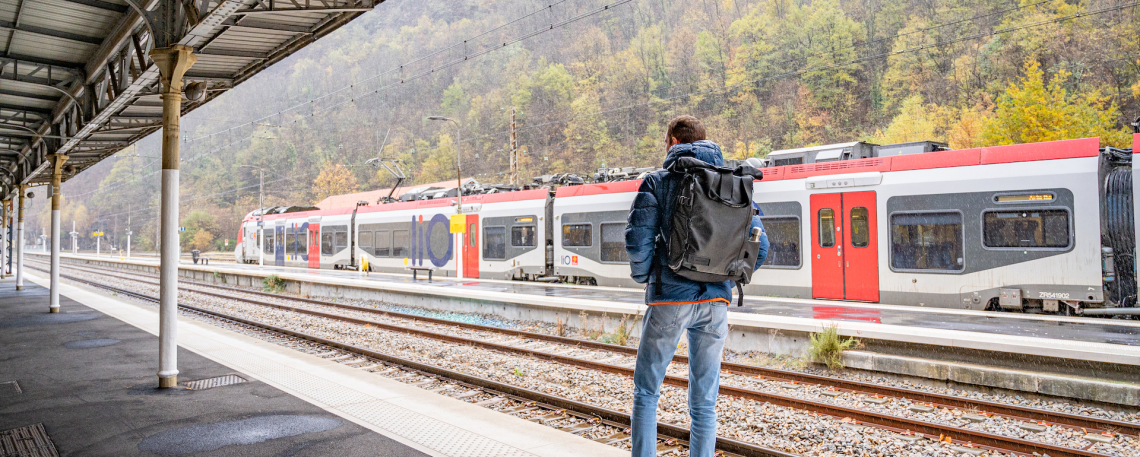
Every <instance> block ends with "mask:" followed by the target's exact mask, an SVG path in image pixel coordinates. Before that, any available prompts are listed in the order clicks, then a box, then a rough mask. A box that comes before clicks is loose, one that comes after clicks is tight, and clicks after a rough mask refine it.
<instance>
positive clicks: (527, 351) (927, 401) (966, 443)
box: [68, 266, 1140, 456]
mask: <svg viewBox="0 0 1140 457" xmlns="http://www.w3.org/2000/svg"><path fill="white" fill-rule="evenodd" d="M69 267H74V266H69ZM76 269H78V270H86V271H88V272H91V273H94V274H100V275H103V276H105V277H115V278H118V279H123V280H127V281H138V282H141V283H146V284H150V285H156V284H157V282H154V281H150V280H149V276H148V280H143V279H139V278H132V277H127V276H122V275H118V274H109V273H107V271H109V270H102V269H87V268H76ZM68 279H72V280H76V281H80V282H84V283H87V284H91V285H95V286H97V287H103V288H111V287H110V286H106V285H99V284H96V283H94V282H92V281H88V280H84V279H81V278H76V277H71V276H68ZM181 282H182V283H184V284H186V285H191V286H194V287H205V288H213V289H216V290H220V291H224V292H225V293H217V292H210V291H204V290H196V289H184V290H186V291H188V292H193V293H198V294H202V295H206V296H212V297H217V298H222V299H227V300H238V301H242V302H246V303H250V304H254V305H257V306H265V307H270V308H274V309H278V310H283V311H288V312H294V313H300V314H306V315H311V316H316V317H320V318H326V319H334V320H339V321H342V322H349V323H354V324H358V325H367V326H371V327H376V328H380V329H383V330H387V331H391V332H400V333H405V334H412V335H416V336H422V337H426V338H433V339H437V340H441V341H447V342H451V343H458V344H464V345H470V346H476V347H482V348H485V349H491V350H495V351H501V352H507V353H514V354H520V355H526V356H530V357H534V358H538V359H543V360H549V361H552V362H556V363H561V364H566V365H571V366H578V367H582V368H586V369H590V370H597V371H602V372H608V373H614V374H619V375H624V376H632V372H633V370H632V368H630V367H628V366H621V365H614V364H611V363H603V362H598V361H591V360H584V359H580V358H574V357H568V356H564V355H559V354H557V353H551V352H547V351H549V348H545V349H547V351H540V350H537V348H534V347H528V345H519V344H508V343H506V342H502V341H488V340H485V339H475V338H466V337H462V336H455V335H446V334H440V333H438V332H432V331H429V330H422V329H417V328H413V327H410V326H400V325H393V324H391V323H385V322H381V321H378V320H373V319H362V318H356V317H350V316H344V315H341V314H335V313H326V312H323V311H317V310H313V309H307V308H299V307H296V306H289V305H284V304H280V303H270V302H266V301H258V300H251V299H248V298H242V297H237V296H235V295H234V293H239V294H248V295H253V296H258V297H266V298H271V299H273V300H274V301H278V300H281V301H293V302H298V303H304V304H309V305H317V306H323V307H333V308H337V309H344V310H349V311H354V312H360V313H366V314H372V315H383V316H385V317H392V316H397V317H399V318H403V319H410V320H414V321H417V322H428V323H432V324H439V325H446V326H453V327H458V328H464V329H469V330H477V331H481V332H491V333H497V334H501V335H503V336H506V337H510V338H516V339H521V340H524V341H541V342H549V343H555V344H558V345H563V346H571V347H584V348H591V349H597V350H604V351H609V352H614V353H619V354H626V355H635V354H636V350H635V349H634V348H629V347H625V346H618V345H612V344H605V343H599V342H593V341H583V340H578V339H573V338H566V337H559V336H554V335H546V334H539V333H532V332H524V331H518V330H510V329H502V328H497V327H490V326H483V325H478V324H470V323H461V322H455V321H450V320H444V319H435V318H429V317H424V316H412V315H402V316H401V315H400V314H399V313H394V312H391V311H381V310H376V309H371V308H366V307H361V306H356V305H348V304H343V303H333V302H328V301H323V300H314V299H306V298H300V297H289V296H282V295H277V294H269V293H264V292H256V291H250V290H246V289H239V288H233V287H228V286H219V285H215V284H206V283H199V282H195V281H185V280H183V281H181ZM132 294H133V295H138V294H134V293H132ZM148 299H149V297H148ZM151 300H152V301H153V299H151ZM188 309H193V310H194V311H195V312H199V311H205V310H201V309H199V308H193V307H190V308H188ZM207 312H208V313H213V314H214V315H218V314H219V313H216V312H213V311H207ZM224 318H226V319H231V320H234V321H238V322H243V323H245V324H247V325H259V326H261V325H266V324H262V323H255V322H253V321H248V320H245V319H241V318H238V317H235V316H224ZM274 328H275V329H276V327H274ZM283 330H284V329H283ZM287 332H292V331H287ZM293 333H296V332H293ZM304 337H305V338H308V339H310V340H313V341H317V340H320V341H321V342H322V344H328V343H326V341H329V340H326V339H323V338H320V337H315V336H312V335H305V336H304ZM310 337H311V338H310ZM337 344H340V343H337ZM529 346H533V345H529ZM353 349H354V350H355V349H361V350H362V351H367V352H370V353H371V352H372V351H369V350H367V349H363V348H353ZM346 350H348V349H346ZM369 356H371V355H369ZM389 357H390V356H389ZM675 360H676V361H678V362H681V363H684V362H687V359H686V358H685V357H684V356H677V357H676V359H675ZM407 362H411V363H413V364H416V365H423V364H418V363H416V362H413V361H407ZM392 363H400V362H396V361H393V362H392ZM405 366H409V365H405ZM415 368H416V369H423V367H421V366H415ZM723 368H724V369H725V371H726V372H728V373H732V374H737V375H744V376H753V377H758V378H762V379H769V380H778V381H781V382H787V383H805V384H815V385H822V386H829V387H830V388H831V389H832V390H835V391H839V392H843V391H845V392H853V393H857V394H864V395H868V396H871V397H872V398H876V399H878V398H886V397H895V398H904V399H907V400H909V401H911V402H914V403H918V404H923V405H925V407H927V408H940V407H949V408H957V409H965V410H969V411H970V412H971V414H975V415H980V416H982V417H984V416H985V415H989V414H992V415H998V416H1002V417H1005V418H1008V419H1012V420H1017V421H1021V422H1024V423H1026V424H1038V423H1044V424H1049V425H1052V424H1056V425H1059V426H1062V427H1067V428H1070V429H1073V430H1078V429H1083V430H1082V431H1083V432H1085V433H1088V434H1105V433H1109V434H1111V433H1112V432H1109V431H1110V430H1111V431H1114V432H1115V433H1122V434H1125V435H1133V436H1134V435H1136V432H1137V431H1140V424H1133V423H1128V422H1123V421H1113V420H1107V419H1101V418H1093V417H1087V416H1078V415H1073V414H1067V413H1061V412H1056V411H1048V410H1042V409H1037V408H1029V407H1024V406H1018V405H1009V404H1004V403H997V402H988V401H980V400H974V399H965V398H959V397H951V396H947V395H941V394H936V393H930V392H923V391H918V390H912V389H902V388H897V387H889V386H881V385H877V384H871V383H862V382H857V381H849V380H840V379H835V378H830V377H826V376H818V375H810V374H804V373H797V372H791V371H785V370H774V369H770V368H762V367H754V366H749V365H741V364H731V363H725V364H724V365H723ZM434 370H436V371H431V370H425V371H426V372H429V373H433V374H435V375H438V376H446V373H442V372H439V371H438V370H440V369H439V368H438V367H436V368H434ZM445 371H446V370H445ZM461 375H462V376H465V377H470V376H471V375H467V374H461ZM453 379H454V378H453ZM464 382H467V381H464ZM490 382H494V381H490ZM666 383H667V384H670V385H674V386H677V387H681V388H685V387H687V380H686V379H685V378H683V377H677V376H667V378H666ZM473 384H474V383H473ZM500 384H501V383H500ZM476 385H478V384H476ZM484 387H486V386H484ZM487 388H490V387H487ZM515 389H517V387H516V388H515ZM721 393H722V394H724V395H729V396H734V397H739V398H745V399H750V400H755V401H762V402H768V403H771V404H775V405H779V406H785V407H789V408H793V409H798V410H804V411H811V412H814V413H819V414H826V415H830V416H834V417H840V418H844V420H848V421H850V422H851V423H862V424H865V425H872V426H875V427H879V428H883V429H887V430H890V431H893V432H896V433H899V434H900V435H902V436H917V437H923V436H925V437H931V438H933V437H937V439H938V440H940V441H946V442H951V443H955V444H957V445H959V446H963V447H965V448H966V449H973V448H981V449H990V450H994V451H999V452H1006V453H1009V452H1014V453H1023V454H1032V453H1042V452H1044V453H1048V454H1049V455H1052V456H1096V455H1103V454H1098V453H1095V452H1091V451H1089V450H1086V449H1076V448H1071V447H1064V446H1058V445H1052V444H1046V443H1042V442H1038V441H1031V440H1024V439H1020V438H1014V437H1010V436H1004V435H998V434H992V433H987V432H983V431H978V430H971V429H963V428H958V427H955V426H948V425H944V424H938V423H933V422H926V421H919V420H915V419H911V418H906V417H899V416H895V415H890V414H883V413H878V412H871V411H867V410H863V409H859V408H851V407H846V406H840V405H835V404H829V403H823V402H818V401H812V400H806V399H802V398H797V397H794V396H785V395H777V394H772V393H768V392H761V391H757V390H753V389H748V388H743V387H738V386H731V385H722V386H721ZM539 394H540V395H546V394H541V393H539ZM525 398H530V397H525ZM532 401H542V402H546V403H550V399H544V400H540V399H532ZM563 401H570V402H573V401H572V400H565V399H563ZM556 403H557V402H555V403H551V404H556ZM573 403H577V402H573ZM586 406H589V405H586ZM575 408H577V406H575ZM591 408H597V407H594V406H591ZM567 409H571V408H567ZM572 410H574V411H578V409H572ZM606 411H607V412H608V413H606V414H621V413H615V412H613V411H610V410H606ZM586 414H593V415H596V416H597V417H604V418H608V419H607V420H614V421H615V422H617V423H620V422H621V420H620V418H616V416H607V415H602V414H600V413H599V412H597V411H589V412H586ZM615 418H616V419H617V420H615ZM625 420H626V421H628V418H626V419H625ZM626 423H628V422H626ZM663 427H671V426H666V425H664V424H663ZM665 430H666V431H668V429H667V428H666V429H665ZM683 430H684V429H680V430H678V431H674V432H670V433H666V435H667V436H671V437H674V438H677V439H683V436H687V432H684V431H683ZM1102 436H1103V435H1102ZM730 441H731V440H730ZM737 445H747V443H740V442H735V443H726V446H722V448H723V449H724V450H726V451H729V452H733V453H739V454H742V455H773V454H763V453H760V454H757V453H756V452H763V451H759V450H757V449H746V448H740V447H734V446H737ZM1090 447H1091V445H1090ZM769 451H770V450H769ZM777 452H778V451H777Z"/></svg>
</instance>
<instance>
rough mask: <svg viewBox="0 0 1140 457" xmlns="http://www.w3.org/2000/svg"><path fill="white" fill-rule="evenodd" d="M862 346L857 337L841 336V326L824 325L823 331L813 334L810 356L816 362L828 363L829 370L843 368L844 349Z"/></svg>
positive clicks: (809, 349) (809, 350) (809, 348)
mask: <svg viewBox="0 0 1140 457" xmlns="http://www.w3.org/2000/svg"><path fill="white" fill-rule="evenodd" d="M858 347H862V344H861V343H859V340H856V339H855V338H844V337H841V336H839V326H838V325H831V326H830V327H824V329H823V331H822V332H819V333H812V334H811V343H810V345H809V347H808V357H809V358H810V359H811V360H812V361H813V362H816V363H822V364H825V365H827V368H828V369H829V370H836V369H840V368H843V351H846V350H848V349H852V348H858Z"/></svg>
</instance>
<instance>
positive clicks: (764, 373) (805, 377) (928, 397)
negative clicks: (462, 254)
mask: <svg viewBox="0 0 1140 457" xmlns="http://www.w3.org/2000/svg"><path fill="white" fill-rule="evenodd" d="M80 269H83V268H82V267H80ZM87 269H89V270H97V268H94V267H88V268H87ZM102 271H106V270H102ZM102 271H100V274H104V273H102ZM109 276H113V277H118V278H120V279H126V280H133V281H140V280H139V279H137V278H129V277H124V276H118V275H113V274H111V275H109ZM179 282H182V283H186V284H190V285H194V286H200V287H212V288H216V289H221V290H226V291H230V292H238V293H245V294H250V295H257V296H264V297H273V298H278V299H284V300H294V301H298V302H302V303H309V304H314V305H321V306H330V307H335V308H341V309H347V310H353V311H360V312H365V313H371V314H379V315H393V316H396V317H399V318H404V319H413V320H418V321H424V322H431V323H435V324H443V325H451V326H455V327H461V328H466V329H471V330H481V331H487V332H495V333H501V334H505V335H511V336H517V337H520V338H528V339H533V340H541V341H548V342H552V343H559V344H564V345H570V346H581V347H586V348H591V349H598V350H605V351H611V352H617V353H623V354H629V355H636V354H637V349H636V348H632V347H628V346H621V345H616V344H608V343H600V342H596V341H589V340H580V339H575V338H568V337H562V336H555V335H546V334H541V333H534V332H526V331H521V330H511V329H504V328H499V327H492V326H488V325H479V324H471V323H466V322H456V321H451V320H447V319H440V318H433V317H427V316H417V315H413V314H407V313H400V312H394V311H383V310H378V309H374V308H367V307H363V306H356V305H348V304H344V303H334V302H329V301H324V300H316V299H311V298H303V297H292V296H282V295H279V294H273V293H266V292H259V291H252V290H246V289H240V288H236V287H229V286H221V285H217V284H210V283H203V282H198V281H191V280H186V279H181V280H180V281H179ZM198 292H201V291H198ZM201 293H207V294H208V292H201ZM225 298H232V297H229V296H227V297H225ZM673 360H674V361H675V362H679V363H688V356H684V355H674V356H673ZM721 368H722V369H723V370H725V371H728V372H730V373H734V374H740V375H751V376H760V377H764V378H768V379H772V380H778V381H789V382H797V383H804V384H814V385H820V386H830V387H834V388H836V389H838V390H846V391H850V392H854V393H861V394H865V395H871V396H884V397H896V398H905V399H908V400H911V401H914V402H918V403H925V404H928V405H930V406H932V407H944V406H948V407H952V408H957V409H968V410H972V411H977V412H980V413H985V414H993V415H997V416H1001V417H1005V418H1008V419H1012V420H1020V421H1025V422H1033V423H1036V422H1047V423H1053V424H1057V425H1061V426H1065V427H1068V428H1072V429H1074V430H1077V429H1084V430H1085V431H1087V432H1090V433H1104V432H1108V431H1115V432H1116V433H1117V434H1122V435H1131V436H1140V424H1136V423H1131V422H1125V421H1118V420H1112V419H1103V418H1095V417H1088V416H1081V415H1077V414H1071V413H1064V412H1059V411H1050V410H1046V409H1040V408H1032V407H1027V406H1020V405H1011V404H1007V403H999V402H994V401H987V400H979V399H969V398H962V397H957V396H953V395H946V394H939V393H934V392H925V391H921V390H915V389H907V388H903V387H894V386H884V385H878V384H873V383H868V382H862V381H853V380H845V379H839V378H832V377H828V376H823V375H815V374H809V373H800V372H795V371H789V370H779V369H775V368H765V367H758V366H752V365H744V364H738V363H730V362H722V363H721Z"/></svg>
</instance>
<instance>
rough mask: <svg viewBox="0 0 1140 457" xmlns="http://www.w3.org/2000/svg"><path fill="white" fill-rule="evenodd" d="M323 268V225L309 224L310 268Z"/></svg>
mask: <svg viewBox="0 0 1140 457" xmlns="http://www.w3.org/2000/svg"><path fill="white" fill-rule="evenodd" d="M320 267H321V224H315V223H312V222H310V223H309V268H320Z"/></svg>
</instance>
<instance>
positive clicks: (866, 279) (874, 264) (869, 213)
mask: <svg viewBox="0 0 1140 457" xmlns="http://www.w3.org/2000/svg"><path fill="white" fill-rule="evenodd" d="M875 227H876V225H875V192H873V191H872V192H848V193H844V194H843V231H844V232H846V233H847V236H845V237H843V239H844V246H843V249H844V251H846V252H845V253H844V256H843V257H844V258H843V267H844V272H843V282H844V284H845V288H846V291H845V295H846V298H847V299H848V300H857V301H869V302H877V301H879V252H878V249H879V248H878V240H877V239H876V238H877V237H876V235H877V233H876V232H875Z"/></svg>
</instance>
